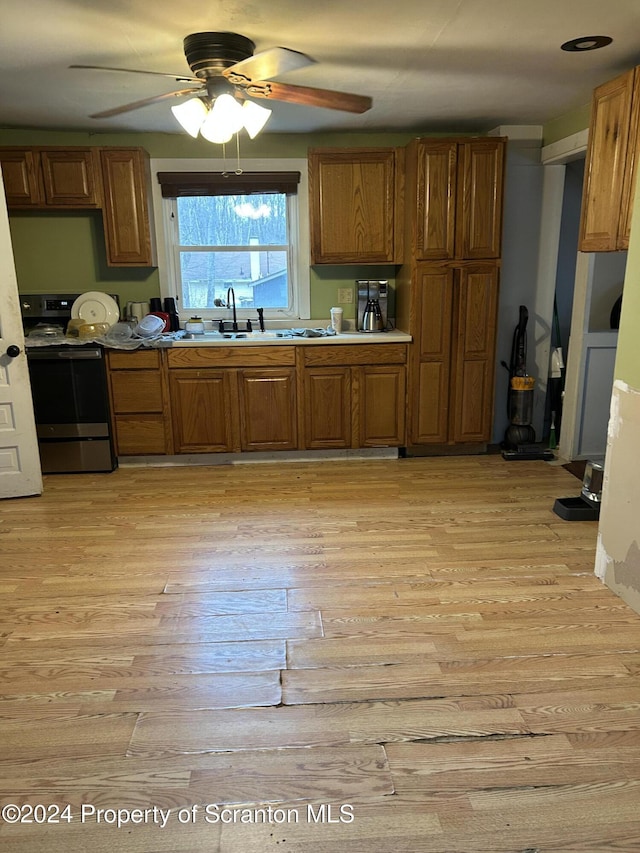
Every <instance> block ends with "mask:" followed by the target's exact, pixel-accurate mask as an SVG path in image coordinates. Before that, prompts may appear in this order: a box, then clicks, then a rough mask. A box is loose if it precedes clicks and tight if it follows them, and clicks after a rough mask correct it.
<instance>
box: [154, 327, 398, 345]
mask: <svg viewBox="0 0 640 853" xmlns="http://www.w3.org/2000/svg"><path fill="white" fill-rule="evenodd" d="M412 340H413V338H412V337H411V335H409V334H407V333H406V332H401V331H399V330H398V329H394V330H393V331H390V332H345V333H344V334H340V335H331V336H327V337H323V338H304V337H291V338H277V337H275V338H274V337H262V336H261V334H260V332H252V333H251V334H250V335H249V337H246V338H240V339H228V338H221V339H217V338H213V339H212V338H209V337H204V338H202V339H198V338H195V339H193V340H188V341H187V340H177V341H171V344H170V345H171V347H172V348H173V347H230V346H231V347H252V346H253V347H255V346H267V347H268V346H327V345H329V346H336V345H340V344H356V345H359V344H408V343H411V341H412Z"/></svg>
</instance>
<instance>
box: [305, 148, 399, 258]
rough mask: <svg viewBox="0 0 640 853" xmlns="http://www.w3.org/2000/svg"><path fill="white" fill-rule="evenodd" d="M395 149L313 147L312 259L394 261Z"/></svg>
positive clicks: (310, 173) (311, 172)
mask: <svg viewBox="0 0 640 853" xmlns="http://www.w3.org/2000/svg"><path fill="white" fill-rule="evenodd" d="M396 177H397V176H396V153H395V150H394V149H393V148H381V149H352V150H348V151H336V150H333V149H328V150H324V151H322V150H316V151H311V152H310V155H309V195H310V206H311V207H310V214H311V263H313V264H340V263H342V264H349V263H393V262H394V260H395V221H394V217H395V200H396V199H395V196H396Z"/></svg>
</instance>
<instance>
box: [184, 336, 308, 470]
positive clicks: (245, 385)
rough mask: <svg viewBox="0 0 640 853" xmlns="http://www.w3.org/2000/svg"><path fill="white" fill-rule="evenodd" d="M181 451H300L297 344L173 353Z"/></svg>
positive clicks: (212, 348)
mask: <svg viewBox="0 0 640 853" xmlns="http://www.w3.org/2000/svg"><path fill="white" fill-rule="evenodd" d="M167 359H168V363H169V383H170V390H171V410H172V417H173V431H174V440H175V452H176V453H225V452H226V453H237V452H240V451H244V450H246V451H260V450H295V449H297V448H298V446H299V445H298V428H297V420H296V410H297V401H296V368H295V359H296V355H295V348H294V347H279V346H270V347H245V348H243V347H228V348H227V347H193V348H188V349H187V348H176V349H172V350H170V351H169V352H168V355H167Z"/></svg>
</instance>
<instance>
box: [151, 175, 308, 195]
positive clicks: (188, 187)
mask: <svg viewBox="0 0 640 853" xmlns="http://www.w3.org/2000/svg"><path fill="white" fill-rule="evenodd" d="M158 183H159V184H160V186H161V188H162V197H163V198H180V197H182V196H194V195H253V194H255V193H286V194H287V195H295V194H296V193H297V191H298V184H299V183H300V172H242V173H241V174H239V175H236V174H235V173H234V172H158Z"/></svg>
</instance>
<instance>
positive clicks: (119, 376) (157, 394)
mask: <svg viewBox="0 0 640 853" xmlns="http://www.w3.org/2000/svg"><path fill="white" fill-rule="evenodd" d="M111 391H112V396H113V410H114V412H115V413H116V414H123V413H124V412H161V411H162V381H161V377H160V373H159V372H158V371H155V370H136V371H134V372H131V373H115V374H113V375H112V377H111Z"/></svg>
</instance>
